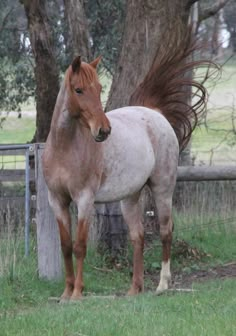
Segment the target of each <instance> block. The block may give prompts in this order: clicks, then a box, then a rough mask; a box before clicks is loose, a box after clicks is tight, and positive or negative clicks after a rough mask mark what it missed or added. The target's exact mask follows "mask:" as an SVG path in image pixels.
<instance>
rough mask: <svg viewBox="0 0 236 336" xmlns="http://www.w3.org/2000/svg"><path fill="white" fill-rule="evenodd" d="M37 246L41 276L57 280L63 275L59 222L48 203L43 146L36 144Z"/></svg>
mask: <svg viewBox="0 0 236 336" xmlns="http://www.w3.org/2000/svg"><path fill="white" fill-rule="evenodd" d="M35 147H36V148H35V152H36V157H35V160H36V165H35V167H36V186H37V213H36V223H37V248H38V272H39V277H40V278H46V279H48V280H57V279H60V278H61V276H62V267H61V247H60V239H59V232H58V228H57V223H56V220H55V217H54V215H53V213H52V210H51V208H50V206H49V203H48V189H47V186H46V183H45V181H44V177H43V171H42V160H41V157H42V152H43V146H42V145H36V146H35Z"/></svg>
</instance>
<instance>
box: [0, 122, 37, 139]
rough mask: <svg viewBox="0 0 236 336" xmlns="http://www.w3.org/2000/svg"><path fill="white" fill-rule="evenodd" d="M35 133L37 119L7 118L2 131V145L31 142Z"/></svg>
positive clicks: (0, 137)
mask: <svg viewBox="0 0 236 336" xmlns="http://www.w3.org/2000/svg"><path fill="white" fill-rule="evenodd" d="M34 132H35V119H34V118H32V117H27V116H23V117H22V118H20V119H19V118H16V117H11V116H9V117H7V119H6V121H4V123H3V127H2V128H1V129H0V144H20V143H26V142H29V141H30V140H31V139H32V138H33V135H34Z"/></svg>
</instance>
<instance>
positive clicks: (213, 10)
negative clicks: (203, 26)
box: [199, 0, 229, 22]
mask: <svg viewBox="0 0 236 336" xmlns="http://www.w3.org/2000/svg"><path fill="white" fill-rule="evenodd" d="M227 2H229V0H219V1H218V3H216V4H214V5H213V6H211V7H210V8H206V9H205V10H201V11H200V14H199V22H202V21H204V20H206V19H208V18H209V17H211V16H214V15H215V14H217V13H218V12H219V11H220V10H221V9H222V8H223V7H224V6H225V5H226V4H227Z"/></svg>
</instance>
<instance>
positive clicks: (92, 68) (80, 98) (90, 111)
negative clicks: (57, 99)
mask: <svg viewBox="0 0 236 336" xmlns="http://www.w3.org/2000/svg"><path fill="white" fill-rule="evenodd" d="M100 59H101V58H100V57H98V58H96V59H95V60H94V61H93V62H91V63H90V64H88V63H84V62H81V60H80V56H78V57H76V58H75V59H74V61H73V62H72V64H71V66H70V67H69V69H68V72H67V86H69V100H68V110H69V113H70V115H71V116H72V117H74V118H79V119H80V121H81V123H82V124H83V125H84V126H85V127H88V128H89V129H90V131H91V133H92V136H93V137H94V139H95V140H96V141H97V142H101V141H104V140H106V138H107V137H108V135H109V134H110V132H111V126H110V122H109V120H108V118H107V117H106V115H105V113H104V111H103V108H102V103H101V98H100V95H101V90H102V86H101V84H100V83H99V80H98V75H97V71H96V68H97V65H98V63H99V61H100Z"/></svg>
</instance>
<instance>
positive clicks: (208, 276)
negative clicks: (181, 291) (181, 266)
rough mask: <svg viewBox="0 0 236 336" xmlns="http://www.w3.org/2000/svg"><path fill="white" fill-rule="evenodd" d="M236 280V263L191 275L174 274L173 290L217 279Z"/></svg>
mask: <svg viewBox="0 0 236 336" xmlns="http://www.w3.org/2000/svg"><path fill="white" fill-rule="evenodd" d="M227 278H235V279H236V262H231V263H228V264H225V265H220V266H217V267H212V268H209V269H208V270H204V271H202V270H197V271H193V272H191V273H190V274H186V273H174V274H172V280H173V284H172V287H173V288H191V286H192V284H193V283H196V282H198V283H199V282H204V281H207V280H216V279H227Z"/></svg>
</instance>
